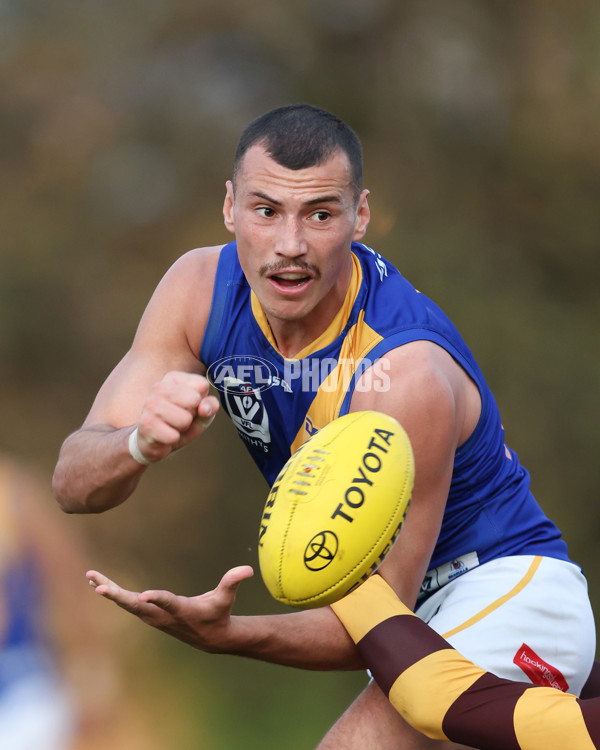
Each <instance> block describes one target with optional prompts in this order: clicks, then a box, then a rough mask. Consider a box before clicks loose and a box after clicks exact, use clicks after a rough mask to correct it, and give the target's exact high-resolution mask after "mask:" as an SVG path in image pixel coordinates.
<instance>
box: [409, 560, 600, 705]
mask: <svg viewBox="0 0 600 750" xmlns="http://www.w3.org/2000/svg"><path fill="white" fill-rule="evenodd" d="M416 612H417V615H418V616H419V617H420V618H421V619H422V620H424V621H425V622H426V623H428V624H429V625H430V626H431V627H432V628H433V629H434V630H435V631H437V632H438V633H440V634H441V635H443V636H444V638H446V639H447V640H448V641H449V642H450V643H451V644H452V646H454V647H455V648H456V649H457V650H458V651H459V652H460V653H462V654H463V655H464V656H466V657H467V658H468V659H470V660H471V661H473V662H474V663H475V664H477V665H478V666H480V667H482V668H483V669H486V670H488V671H489V672H493V673H494V674H496V675H498V676H499V677H505V678H507V679H511V680H517V681H520V682H527V681H529V682H533V683H535V684H539V685H546V686H548V685H550V686H552V687H558V688H560V689H562V690H568V692H570V693H574V694H575V695H579V693H580V692H581V689H582V688H583V686H584V684H585V681H586V680H587V678H588V675H589V672H590V669H591V667H592V664H593V661H594V654H595V649H596V629H595V625H594V615H593V613H592V608H591V605H590V602H589V599H588V592H587V582H586V580H585V577H584V576H583V574H582V573H581V571H580V570H579V568H578V567H577V566H576V565H573V564H572V563H569V562H565V561H563V560H555V559H554V558H551V557H539V556H533V555H515V556H512V557H503V558H499V559H497V560H492V561H491V562H488V563H484V564H483V565H480V566H479V567H477V568H474V569H473V570H470V571H469V572H467V573H465V574H463V575H462V576H460V577H458V578H456V579H455V580H453V581H452V582H451V583H448V584H446V585H445V586H443V587H442V588H441V589H439V591H436V592H435V593H434V594H432V595H431V596H430V597H429V598H428V599H427V600H426V601H425V602H424V603H423V604H422V605H421V606H420V607H418V609H417V611H416Z"/></svg>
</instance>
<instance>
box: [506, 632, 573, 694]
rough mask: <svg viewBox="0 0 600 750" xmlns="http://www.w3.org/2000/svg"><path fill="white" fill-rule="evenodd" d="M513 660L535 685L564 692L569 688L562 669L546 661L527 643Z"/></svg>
mask: <svg viewBox="0 0 600 750" xmlns="http://www.w3.org/2000/svg"><path fill="white" fill-rule="evenodd" d="M513 662H514V663H515V664H516V665H517V667H520V668H521V669H522V670H523V672H525V674H526V675H527V677H529V679H530V680H531V682H533V684H534V685H542V686H543V687H552V688H557V689H558V690H562V691H563V693H565V692H566V691H567V690H568V689H569V685H568V683H567V681H566V680H565V678H564V677H563V675H562V674H561V671H560V670H559V669H557V668H556V667H553V666H552V665H550V664H548V662H545V661H544V660H543V659H542V658H540V657H539V656H538V655H537V654H536V653H535V651H534V650H533V649H532V648H530V647H529V646H528V645H527V644H526V643H524V644H523V645H522V646H521V648H520V649H519V650H518V651H517V653H516V654H515V656H514V659H513Z"/></svg>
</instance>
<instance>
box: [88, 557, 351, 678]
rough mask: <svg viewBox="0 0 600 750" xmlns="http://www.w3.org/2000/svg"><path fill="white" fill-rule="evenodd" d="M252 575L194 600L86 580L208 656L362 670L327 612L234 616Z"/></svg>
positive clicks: (234, 577)
mask: <svg viewBox="0 0 600 750" xmlns="http://www.w3.org/2000/svg"><path fill="white" fill-rule="evenodd" d="M252 574H253V570H252V568H251V567H250V566H248V565H244V566H241V567H238V568H233V569H232V570H230V571H228V572H227V573H226V574H225V575H224V576H223V578H222V579H221V581H220V582H219V584H218V586H217V587H216V588H215V589H214V590H212V591H208V592H207V593H205V594H202V595H200V596H194V597H186V596H177V595H176V594H173V593H171V592H169V591H144V592H142V593H136V592H134V591H128V590H126V589H123V588H121V587H120V586H119V585H118V584H116V583H115V582H113V581H111V580H110V579H108V578H107V577H106V576H104V575H102V574H101V573H98V572H97V571H89V572H88V574H87V575H88V579H89V581H90V584H91V585H92V586H93V587H94V588H95V589H96V593H98V594H100V595H101V596H104V597H105V598H107V599H110V600H112V601H113V602H115V603H116V604H118V605H119V606H120V607H122V608H123V609H125V610H126V611H128V612H130V613H131V614H133V615H135V616H136V617H138V618H139V619H140V620H142V621H143V622H145V623H146V624H148V625H151V626H152V627H154V628H157V629H158V630H162V631H163V632H165V633H168V634H169V635H171V636H173V637H174V638H177V639H178V640H180V641H183V642H184V643H187V644H188V645H190V646H192V647H194V648H197V649H199V650H201V651H205V652H207V653H219V654H231V655H235V656H244V657H248V658H253V659H259V660H261V661H266V662H271V663H273V664H283V665H285V666H290V667H300V668H302V669H315V670H330V669H359V668H362V667H364V664H363V662H362V659H361V657H360V655H359V653H358V651H357V650H356V648H355V646H354V644H353V642H352V640H351V638H350V637H349V635H348V633H347V632H346V630H345V628H344V627H343V626H342V624H341V623H340V621H339V619H338V618H337V617H336V616H335V615H334V614H333V612H332V610H331V609H330V608H329V607H323V608H322V609H313V610H307V611H302V612H290V613H287V614H281V615H256V616H240V615H232V614H231V610H232V607H233V605H234V602H235V596H236V593H237V589H238V586H239V585H240V583H241V582H242V581H243V580H245V579H246V578H249V577H250V576H251V575H252Z"/></svg>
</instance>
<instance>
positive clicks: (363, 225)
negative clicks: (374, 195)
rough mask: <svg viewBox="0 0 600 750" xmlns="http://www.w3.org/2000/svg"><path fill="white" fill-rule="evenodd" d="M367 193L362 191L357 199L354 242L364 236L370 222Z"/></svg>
mask: <svg viewBox="0 0 600 750" xmlns="http://www.w3.org/2000/svg"><path fill="white" fill-rule="evenodd" d="M368 197H369V191H368V190H363V191H362V193H361V194H360V198H359V199H358V207H357V210H356V224H355V227H354V236H353V238H352V239H353V240H354V242H359V241H360V240H362V238H363V237H364V236H365V233H366V231H367V227H368V226H369V222H370V221H371V209H370V208H369V201H368V200H367V198H368Z"/></svg>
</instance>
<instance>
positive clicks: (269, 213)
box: [256, 206, 275, 219]
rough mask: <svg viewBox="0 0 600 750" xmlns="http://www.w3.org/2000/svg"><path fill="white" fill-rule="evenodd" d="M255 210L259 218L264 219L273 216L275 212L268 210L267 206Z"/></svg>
mask: <svg viewBox="0 0 600 750" xmlns="http://www.w3.org/2000/svg"><path fill="white" fill-rule="evenodd" d="M256 210H257V211H258V213H259V214H260V215H261V216H264V217H265V219H270V218H271V216H275V211H273V209H272V208H270V207H269V206H261V207H260V208H257V209H256Z"/></svg>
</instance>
